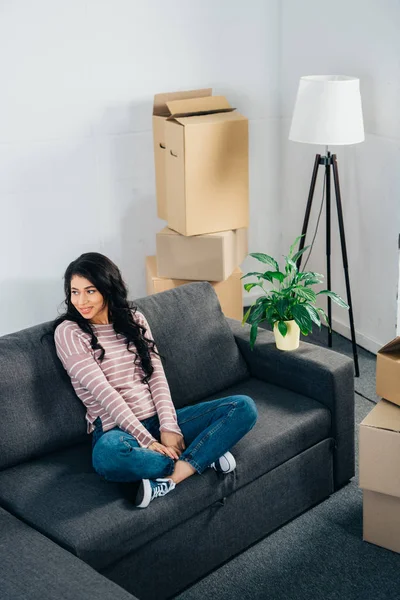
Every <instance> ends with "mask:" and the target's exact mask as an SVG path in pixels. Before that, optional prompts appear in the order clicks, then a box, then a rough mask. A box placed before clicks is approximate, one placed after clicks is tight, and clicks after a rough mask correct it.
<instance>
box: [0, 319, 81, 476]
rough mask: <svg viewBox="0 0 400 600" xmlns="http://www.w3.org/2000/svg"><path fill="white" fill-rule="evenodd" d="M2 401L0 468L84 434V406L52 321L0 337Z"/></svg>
mask: <svg viewBox="0 0 400 600" xmlns="http://www.w3.org/2000/svg"><path fill="white" fill-rule="evenodd" d="M44 333H49V334H50V335H46V336H45V337H44V338H43V341H41V337H42V335H43V334H44ZM0 402H1V418H0V469H3V468H5V467H11V466H13V465H15V464H18V463H20V462H22V461H25V460H29V459H32V458H35V457H37V456H40V455H42V454H45V453H47V452H51V451H53V450H56V449H58V448H61V447H63V446H68V445H71V444H74V443H76V442H78V441H84V440H85V435H86V425H85V408H84V406H83V404H82V403H81V401H80V400H79V398H78V397H77V396H76V394H75V392H74V389H73V387H72V385H71V380H70V378H69V376H68V374H67V373H66V371H65V370H64V367H63V366H62V364H61V362H60V361H59V359H58V357H57V354H56V350H55V345H54V339H53V335H52V329H51V324H50V323H43V324H41V325H36V326H35V327H30V328H28V329H23V330H22V331H18V332H16V333H11V334H8V335H5V336H2V337H0Z"/></svg>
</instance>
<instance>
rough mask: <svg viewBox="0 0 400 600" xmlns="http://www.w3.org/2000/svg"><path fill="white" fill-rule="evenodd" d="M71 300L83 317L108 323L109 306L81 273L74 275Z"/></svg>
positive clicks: (96, 321)
mask: <svg viewBox="0 0 400 600" xmlns="http://www.w3.org/2000/svg"><path fill="white" fill-rule="evenodd" d="M71 302H72V304H73V305H74V306H75V308H76V309H77V310H78V311H79V312H80V313H81V315H82V317H84V318H85V319H88V321H90V322H91V323H97V324H107V323H108V307H107V305H105V303H104V298H103V296H102V295H101V294H100V292H99V291H98V290H97V289H96V288H95V287H94V285H93V284H92V283H91V282H90V281H89V280H88V279H85V277H80V276H79V275H74V276H73V277H72V279H71Z"/></svg>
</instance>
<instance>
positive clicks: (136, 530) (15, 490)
mask: <svg viewBox="0 0 400 600" xmlns="http://www.w3.org/2000/svg"><path fill="white" fill-rule="evenodd" d="M232 394H248V395H250V396H252V397H253V399H254V401H255V402H256V405H257V408H258V412H259V418H258V421H257V423H256V425H255V426H254V428H253V429H252V430H251V431H250V432H249V433H248V434H247V435H246V436H245V437H244V438H243V439H242V440H240V442H239V443H238V444H237V445H236V446H235V447H234V448H233V453H234V454H235V456H236V459H237V469H236V471H234V472H233V473H230V474H229V475H226V476H224V475H221V474H217V473H216V472H215V471H214V470H213V469H207V470H206V471H205V472H204V473H203V475H201V476H198V475H194V476H193V477H190V478H189V479H187V480H186V481H185V482H183V483H182V484H180V485H179V486H177V488H176V490H174V491H173V492H172V493H170V494H168V495H167V496H166V497H165V498H160V499H157V500H155V501H154V502H153V503H152V504H150V506H149V507H148V508H146V509H145V510H142V509H137V508H135V507H134V506H133V505H132V498H133V497H134V494H135V492H136V489H137V484H116V483H110V482H107V481H105V480H103V479H102V478H100V477H99V476H98V475H97V474H96V473H95V472H94V470H93V468H92V466H91V445H90V440H88V443H84V444H81V445H78V446H75V447H73V448H66V449H63V450H61V451H59V452H54V453H52V454H49V455H46V456H44V457H41V458H39V459H36V460H34V461H31V462H29V463H24V464H21V465H19V466H15V467H12V468H9V469H6V470H5V471H2V472H0V504H1V505H3V506H4V507H5V508H7V509H8V510H9V511H10V512H13V513H14V514H16V515H17V516H19V517H21V518H22V519H23V520H24V521H26V522H27V523H28V524H30V525H32V526H33V527H34V528H36V529H38V530H39V531H41V532H43V533H45V534H46V535H47V536H48V537H50V538H52V539H53V540H55V541H56V542H57V543H59V544H60V545H61V546H63V547H65V548H67V549H68V550H70V551H71V552H73V553H74V554H76V555H77V556H78V557H79V558H82V559H83V560H84V561H85V562H87V563H88V564H90V565H91V566H93V567H94V568H96V569H98V570H101V569H103V568H105V567H106V566H108V565H110V564H111V563H113V562H114V561H117V560H119V559H120V558H122V557H123V556H125V555H126V554H128V553H129V552H131V551H134V550H135V549H136V548H139V547H140V546H142V545H144V544H145V543H146V542H148V541H149V540H152V539H154V538H156V537H157V536H158V535H160V534H162V533H164V532H165V531H167V530H169V529H172V528H173V527H175V526H176V525H178V524H179V523H181V522H183V521H185V520H187V519H189V518H191V517H193V516H194V515H195V514H198V513H199V512H201V511H202V510H204V509H205V508H206V507H208V506H211V505H212V504H215V503H218V502H219V501H221V500H222V499H223V498H224V497H227V496H229V495H230V494H232V493H233V492H234V491H235V490H236V489H238V488H241V487H243V486H245V485H247V484H249V483H250V482H252V481H253V480H255V479H257V478H258V477H261V476H262V475H264V474H265V473H267V472H269V471H271V470H272V469H275V468H276V467H278V466H279V465H281V464H282V463H284V462H286V461H287V460H289V459H291V458H293V457H294V456H296V455H298V454H299V453H301V452H302V451H304V450H306V449H308V448H311V447H312V446H314V445H315V444H317V443H318V442H320V441H321V440H323V439H326V438H329V436H330V425H331V418H330V413H329V410H328V409H327V408H326V407H324V406H322V405H321V404H320V403H318V402H316V401H315V400H312V399H310V398H307V397H304V396H301V395H299V394H296V393H295V392H292V391H289V390H285V389H283V388H280V387H277V386H274V385H271V384H267V383H265V382H262V381H260V380H257V379H250V380H247V381H245V382H241V383H239V384H236V385H235V386H232V387H231V388H230V389H229V390H225V392H224V393H222V394H220V395H219V396H213V397H212V398H216V397H223V396H226V395H232ZM212 398H210V399H212ZM327 468H328V465H327ZM329 468H330V467H329ZM238 518H240V515H238Z"/></svg>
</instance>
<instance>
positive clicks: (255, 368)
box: [227, 318, 354, 489]
mask: <svg viewBox="0 0 400 600" xmlns="http://www.w3.org/2000/svg"><path fill="white" fill-rule="evenodd" d="M227 321H228V323H229V325H230V327H231V330H232V332H233V334H234V336H235V340H236V343H237V345H238V346H239V349H240V351H241V353H242V355H243V357H244V359H245V360H246V362H247V365H248V367H249V370H250V373H251V375H252V376H253V377H256V378H257V379H262V380H264V381H267V382H268V383H273V384H274V385H279V386H281V387H285V388H287V389H290V390H293V391H295V392H298V393H300V394H302V395H304V396H308V397H309V398H313V399H314V400H317V401H318V402H320V403H321V404H324V405H325V406H327V407H328V408H329V410H330V412H331V415H332V425H331V431H332V437H333V438H334V439H335V442H336V444H335V450H334V478H335V489H337V488H338V487H340V486H341V485H343V484H344V483H346V482H347V481H348V480H349V479H350V478H351V477H353V476H354V368H353V361H352V360H351V359H350V358H348V357H346V356H344V355H343V354H339V353H338V352H334V351H333V350H330V349H328V348H321V347H319V346H316V345H315V344H309V343H306V342H300V346H299V348H298V349H297V350H295V351H293V352H284V351H282V350H278V349H277V348H276V346H275V339H274V335H273V333H272V332H270V331H267V330H265V329H261V328H259V329H258V335H257V341H256V343H255V346H254V350H253V351H251V350H250V342H249V340H250V326H249V325H247V324H245V325H244V326H242V325H241V323H240V321H236V320H234V319H230V318H227Z"/></svg>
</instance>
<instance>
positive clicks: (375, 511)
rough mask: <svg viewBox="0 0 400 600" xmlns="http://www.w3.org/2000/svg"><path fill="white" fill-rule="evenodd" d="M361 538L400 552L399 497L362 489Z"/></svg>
mask: <svg viewBox="0 0 400 600" xmlns="http://www.w3.org/2000/svg"><path fill="white" fill-rule="evenodd" d="M363 539H364V540H365V541H366V542H370V543H372V544H376V545H377V546H382V548H387V549H388V550H393V552H400V498H396V497H395V496H389V495H388V494H379V493H378V492H371V491H370V490H364V491H363Z"/></svg>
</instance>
